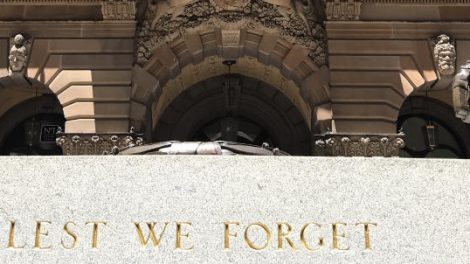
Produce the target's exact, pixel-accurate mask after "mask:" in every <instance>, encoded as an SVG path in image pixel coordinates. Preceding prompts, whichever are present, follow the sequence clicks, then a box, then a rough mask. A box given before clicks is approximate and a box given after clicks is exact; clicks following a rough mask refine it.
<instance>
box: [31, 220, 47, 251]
mask: <svg viewBox="0 0 470 264" xmlns="http://www.w3.org/2000/svg"><path fill="white" fill-rule="evenodd" d="M42 224H51V222H50V221H36V236H34V248H37V249H49V248H51V246H50V245H49V246H46V247H41V235H43V236H48V235H49V231H47V230H46V231H45V232H44V233H42V232H41V227H42V226H43V225H42Z"/></svg>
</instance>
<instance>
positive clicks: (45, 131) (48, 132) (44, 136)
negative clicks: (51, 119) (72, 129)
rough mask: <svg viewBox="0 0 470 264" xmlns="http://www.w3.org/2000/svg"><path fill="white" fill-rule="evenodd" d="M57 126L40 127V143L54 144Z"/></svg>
mask: <svg viewBox="0 0 470 264" xmlns="http://www.w3.org/2000/svg"><path fill="white" fill-rule="evenodd" d="M58 130H59V126H58V125H42V126H41V137H40V139H41V142H55V139H56V134H57V131H58Z"/></svg>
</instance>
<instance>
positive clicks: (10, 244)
mask: <svg viewBox="0 0 470 264" xmlns="http://www.w3.org/2000/svg"><path fill="white" fill-rule="evenodd" d="M15 226H16V221H10V234H9V237H8V248H13V249H21V248H24V246H25V245H24V244H23V245H22V246H15Z"/></svg>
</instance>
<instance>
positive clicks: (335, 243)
mask: <svg viewBox="0 0 470 264" xmlns="http://www.w3.org/2000/svg"><path fill="white" fill-rule="evenodd" d="M331 225H332V227H333V235H332V236H333V245H332V248H333V249H334V250H349V246H348V247H347V248H340V246H339V241H338V238H339V237H342V238H346V234H345V233H344V232H343V233H342V234H338V225H344V226H347V224H346V223H333V224H331Z"/></svg>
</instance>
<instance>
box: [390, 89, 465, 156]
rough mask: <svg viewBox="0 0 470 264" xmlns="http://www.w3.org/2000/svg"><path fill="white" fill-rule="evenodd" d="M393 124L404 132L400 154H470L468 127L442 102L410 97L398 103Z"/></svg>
mask: <svg viewBox="0 0 470 264" xmlns="http://www.w3.org/2000/svg"><path fill="white" fill-rule="evenodd" d="M397 127H398V130H399V131H402V132H403V133H405V143H406V146H405V148H404V149H403V150H402V151H401V153H400V156H402V157H416V158H470V129H469V127H468V125H466V124H464V123H463V122H462V121H461V120H459V119H457V118H456V117H455V116H454V112H453V110H452V109H451V108H450V107H449V106H447V105H445V104H444V103H442V102H440V101H437V100H435V99H431V98H426V97H410V98H408V99H407V100H406V101H405V103H404V104H403V106H402V109H401V111H400V116H399V118H398V122H397Z"/></svg>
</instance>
